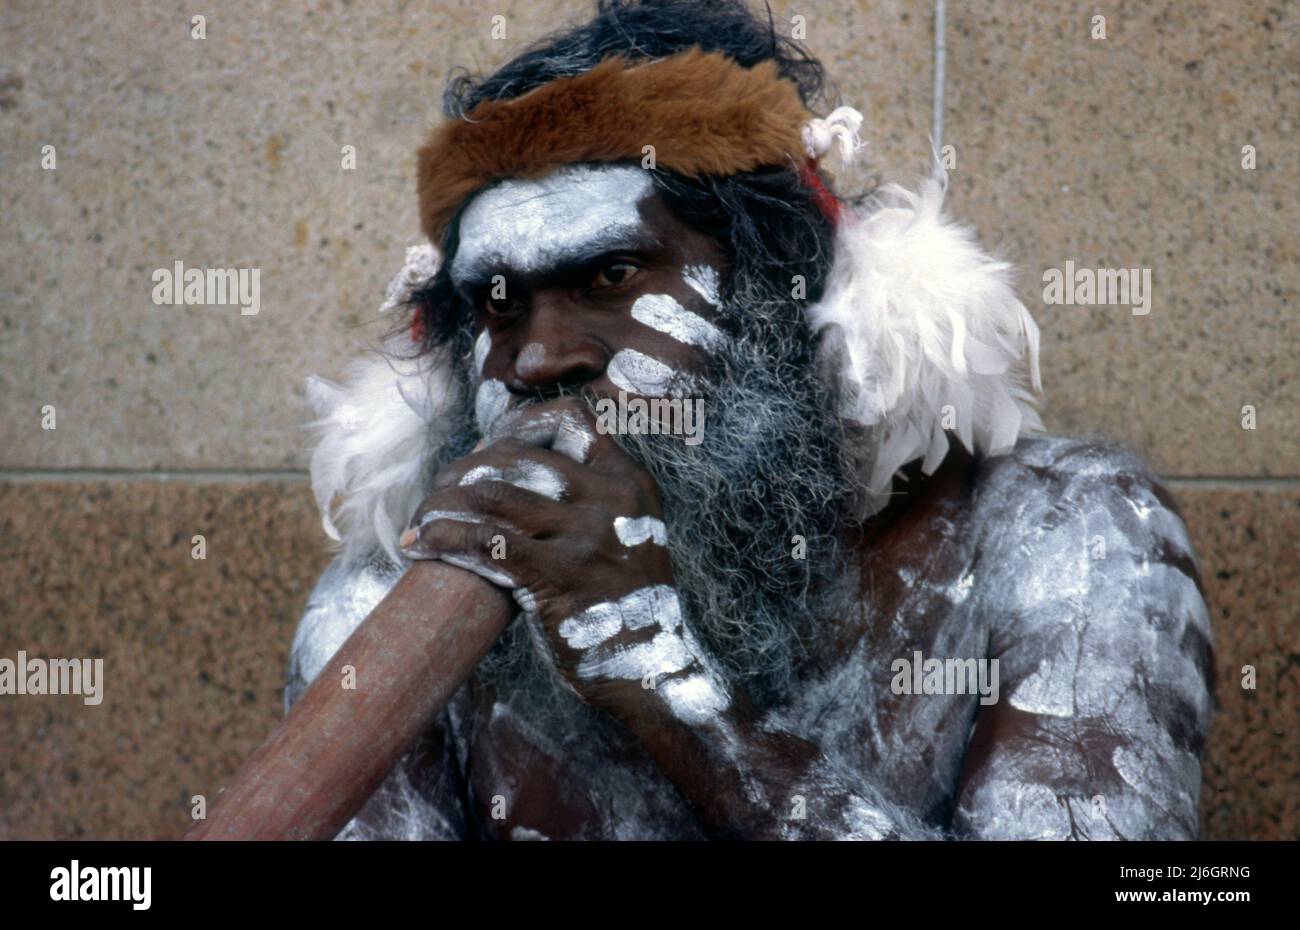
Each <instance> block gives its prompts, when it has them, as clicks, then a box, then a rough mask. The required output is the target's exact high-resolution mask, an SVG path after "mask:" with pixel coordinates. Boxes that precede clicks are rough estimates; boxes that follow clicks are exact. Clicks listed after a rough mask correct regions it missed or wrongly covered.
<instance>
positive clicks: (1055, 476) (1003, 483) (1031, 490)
mask: <svg viewBox="0 0 1300 930" xmlns="http://www.w3.org/2000/svg"><path fill="white" fill-rule="evenodd" d="M973 492H974V494H973V498H974V502H975V505H976V507H977V508H979V509H981V510H984V511H992V510H996V509H997V508H999V507H1003V506H1007V505H1012V506H1016V505H1019V506H1023V507H1032V506H1034V505H1035V504H1038V505H1049V504H1054V505H1055V506H1060V505H1062V504H1070V503H1074V504H1086V503H1087V502H1088V498H1089V497H1094V498H1095V496H1096V495H1098V494H1104V496H1105V497H1107V498H1110V499H1118V498H1124V497H1145V496H1147V495H1151V496H1156V497H1158V498H1159V499H1160V501H1161V505H1162V506H1164V507H1166V508H1168V509H1170V510H1176V509H1177V508H1176V506H1175V505H1174V502H1173V499H1172V497H1170V495H1169V493H1168V491H1166V490H1165V488H1164V487H1163V486H1162V485H1161V484H1160V481H1159V479H1157V478H1156V476H1155V474H1154V473H1153V472H1152V470H1151V467H1150V465H1148V464H1147V462H1146V460H1145V459H1144V458H1143V457H1142V456H1141V455H1140V454H1139V453H1138V452H1137V451H1136V450H1134V449H1132V448H1131V447H1129V446H1127V445H1125V444H1123V443H1121V442H1117V441H1115V440H1112V439H1108V438H1106V437H1103V436H1030V437H1023V438H1021V439H1020V440H1018V441H1017V442H1016V445H1015V447H1014V448H1013V449H1012V450H1011V451H1010V452H1007V453H1006V454H1004V455H997V456H989V457H986V458H983V459H981V460H980V462H979V463H978V465H977V466H976V468H975V470H974V477H973Z"/></svg>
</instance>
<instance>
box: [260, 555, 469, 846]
mask: <svg viewBox="0 0 1300 930" xmlns="http://www.w3.org/2000/svg"><path fill="white" fill-rule="evenodd" d="M401 574H402V572H401V569H399V568H398V567H397V566H395V565H393V564H392V563H391V562H390V561H388V560H387V559H385V558H384V557H383V556H381V555H374V556H371V557H370V558H368V559H364V560H353V561H351V562H348V561H346V560H345V559H344V558H343V557H339V558H338V559H336V560H335V561H334V562H333V564H331V565H330V567H329V568H328V569H327V570H326V571H325V573H324V575H322V576H321V579H320V581H319V582H318V583H317V584H316V587H315V589H314V590H313V591H312V593H311V596H310V597H309V598H308V601H307V609H306V610H305V611H304V613H303V617H302V620H301V621H300V622H299V624H298V631H297V633H296V635H295V636H294V642H293V648H292V650H291V652H290V657H289V668H288V674H287V675H286V683H285V694H284V697H285V710H286V712H287V711H288V710H289V708H290V707H292V706H293V704H294V702H296V701H297V700H298V698H299V697H301V696H302V694H303V692H305V691H306V690H307V687H308V685H310V684H311V682H312V681H313V680H314V679H315V678H316V676H317V675H318V674H319V673H320V671H321V669H322V668H324V667H325V665H326V664H327V663H328V662H329V660H330V659H331V658H332V657H333V655H334V653H335V652H336V651H337V650H338V648H339V647H340V646H341V645H342V644H343V642H344V641H345V640H346V639H347V638H348V636H350V635H351V634H352V631H353V630H355V629H356V628H357V626H359V625H360V624H361V622H362V621H363V620H365V618H366V617H367V616H368V615H369V613H370V611H371V610H372V609H373V608H374V607H375V605H376V604H378V603H379V602H380V601H381V600H383V598H384V595H386V594H387V593H388V591H389V590H390V589H391V588H392V587H393V585H394V584H396V583H397V579H398V578H400V577H401ZM465 699H466V698H465V691H464V689H462V690H461V691H460V692H458V693H457V694H456V696H455V697H454V698H453V699H452V700H451V702H450V703H449V704H448V705H447V706H446V707H445V708H443V710H442V711H441V712H440V713H439V714H438V716H437V719H436V720H435V722H434V723H433V725H431V726H430V727H429V729H428V730H427V731H426V732H425V733H424V735H423V736H421V738H420V740H419V741H418V742H417V744H416V745H414V746H412V747H411V748H410V749H409V750H408V751H407V752H406V753H405V754H404V755H403V756H402V758H401V759H400V760H399V761H398V763H397V766H396V767H395V768H394V769H393V772H392V773H391V774H390V775H389V776H388V778H386V779H385V780H384V782H383V784H381V785H380V786H379V788H378V790H376V792H375V793H374V795H372V796H371V798H370V800H368V801H367V802H366V804H365V805H364V806H363V807H362V808H361V810H360V811H358V812H357V815H356V816H355V817H354V818H353V819H352V820H351V821H349V822H348V823H347V824H346V825H345V826H344V827H343V829H342V830H341V831H340V832H339V834H338V837H337V839H354V840H363V839H390V840H435V839H463V838H464V837H465V835H466V813H465V811H466V806H465V803H464V797H465V791H464V780H463V778H462V777H461V765H462V763H463V756H464V747H463V745H462V744H461V743H460V741H459V735H458V734H459V732H460V730H459V727H458V726H457V722H458V721H459V719H460V716H461V715H462V714H463V705H464V702H465Z"/></svg>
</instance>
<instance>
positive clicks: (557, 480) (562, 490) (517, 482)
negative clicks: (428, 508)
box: [460, 461, 569, 501]
mask: <svg viewBox="0 0 1300 930" xmlns="http://www.w3.org/2000/svg"><path fill="white" fill-rule="evenodd" d="M480 481H504V482H505V483H506V484H513V485H514V486H515V487H517V488H523V489H524V490H525V491H532V492H534V493H535V494H540V495H542V496H543V497H549V498H550V499H551V500H555V501H558V500H562V499H563V498H564V495H565V494H566V493H567V492H568V490H569V485H568V483H567V482H566V481H565V480H564V476H563V475H561V474H560V473H559V472H557V471H556V470H555V469H554V468H549V467H547V466H546V465H542V464H541V463H539V462H528V461H523V462H518V463H516V464H514V465H511V466H509V467H508V468H497V467H495V466H493V465H478V466H475V467H474V468H471V469H470V470H469V471H467V472H465V474H463V475H461V478H460V486H461V487H462V488H463V487H468V486H469V485H471V484H477V483H478V482H480Z"/></svg>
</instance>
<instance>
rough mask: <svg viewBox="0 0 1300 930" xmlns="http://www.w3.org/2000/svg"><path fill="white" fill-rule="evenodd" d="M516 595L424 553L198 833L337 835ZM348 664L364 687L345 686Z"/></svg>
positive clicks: (470, 663) (480, 651) (507, 613)
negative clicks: (426, 558)
mask: <svg viewBox="0 0 1300 930" xmlns="http://www.w3.org/2000/svg"><path fill="white" fill-rule="evenodd" d="M511 613H512V602H511V600H510V596H509V595H508V594H507V593H506V592H504V591H502V590H501V589H500V588H497V587H494V586H493V585H491V584H489V583H488V582H486V581H484V580H483V579H482V578H480V577H478V576H477V575H473V574H471V573H469V572H467V571H465V570H464V569H460V568H453V567H452V566H450V565H447V564H445V563H443V562H423V561H422V562H416V563H414V564H413V565H412V566H411V567H410V569H408V570H407V572H406V574H404V575H403V576H402V577H401V579H400V580H398V582H397V584H396V585H395V586H394V587H393V589H392V591H390V592H389V593H388V596H387V597H385V598H384V599H383V600H382V601H380V602H379V604H378V606H376V607H375V609H374V610H372V611H371V612H370V615H369V616H368V617H366V619H365V621H364V622H363V623H362V624H361V625H360V626H359V627H357V629H356V630H355V631H353V633H352V635H351V636H350V637H348V639H347V641H346V642H345V643H344V644H343V645H342V646H341V647H340V648H339V651H338V652H337V653H335V655H334V658H333V659H331V660H330V662H329V664H328V665H326V666H325V668H324V669H323V670H322V671H321V673H320V674H319V675H317V676H316V680H315V681H313V682H312V684H311V687H309V688H308V689H307V691H306V692H305V693H304V694H303V696H302V697H301V698H299V699H298V702H297V703H296V704H295V705H294V706H293V709H292V710H291V711H290V712H289V714H288V716H286V717H285V718H284V719H283V720H282V721H280V723H279V725H278V726H276V728H275V729H274V730H273V731H272V732H271V735H270V736H268V737H267V738H266V741H265V742H264V743H262V745H261V746H260V747H259V748H258V749H257V751H256V752H255V753H253V755H252V756H251V757H250V758H249V760H248V761H247V762H246V763H244V766H243V768H242V769H240V770H239V772H238V774H237V775H236V776H235V780H234V782H233V783H232V784H231V785H230V786H229V787H228V788H227V789H225V791H224V793H222V794H221V795H220V796H219V797H218V798H217V800H216V803H215V804H214V805H213V809H212V810H211V811H209V812H208V817H207V819H206V820H200V821H198V822H197V823H196V824H195V825H194V826H193V827H191V828H190V829H189V831H188V832H187V833H186V834H185V837H184V838H185V839H187V840H200V839H203V840H329V839H333V838H334V836H335V835H336V834H337V833H338V832H339V830H341V829H342V828H343V825H344V824H346V823H347V822H348V820H350V819H351V818H352V816H353V815H354V814H355V813H356V812H357V811H358V810H360V809H361V806H362V805H363V804H364V803H365V802H366V801H367V800H368V799H369V798H370V796H371V795H372V794H374V793H375V790H376V789H377V788H378V787H379V785H380V783H381V782H382V781H383V780H384V778H385V777H386V776H387V775H388V773H389V772H391V771H392V769H393V767H394V766H395V765H396V764H397V761H398V759H400V758H401V756H402V753H403V752H405V751H406V749H407V748H408V747H409V746H410V745H411V744H412V743H414V742H415V740H416V738H417V737H419V736H420V734H421V733H422V732H423V731H424V730H425V728H427V727H428V726H429V725H430V724H431V723H432V721H433V719H434V717H435V716H436V715H437V713H438V711H439V710H441V709H442V706H443V705H444V704H445V703H446V702H447V701H448V699H450V698H451V696H452V695H453V694H454V693H455V691H456V689H457V688H459V687H460V685H461V684H462V683H463V682H464V681H465V679H467V678H468V677H469V675H470V673H471V672H472V671H473V670H474V667H475V666H476V665H478V663H479V660H480V659H482V658H483V656H484V655H486V654H487V651H488V650H489V649H490V648H491V647H492V644H493V643H494V642H496V640H497V638H498V637H499V636H500V635H501V633H502V631H504V630H505V628H506V626H507V624H508V623H509V622H510V617H511ZM345 666H351V667H352V668H353V669H354V670H355V672H354V676H355V687H354V688H346V687H344V682H345V677H344V668H345Z"/></svg>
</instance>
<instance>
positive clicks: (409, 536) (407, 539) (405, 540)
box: [397, 529, 420, 549]
mask: <svg viewBox="0 0 1300 930" xmlns="http://www.w3.org/2000/svg"><path fill="white" fill-rule="evenodd" d="M419 538H420V534H419V532H417V531H416V530H414V529H410V530H407V531H406V532H405V533H403V534H402V536H401V538H400V539H398V540H397V544H398V545H399V546H401V547H402V548H403V549H409V548H411V547H412V546H413V545H415V541H416V540H417V539H419Z"/></svg>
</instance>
